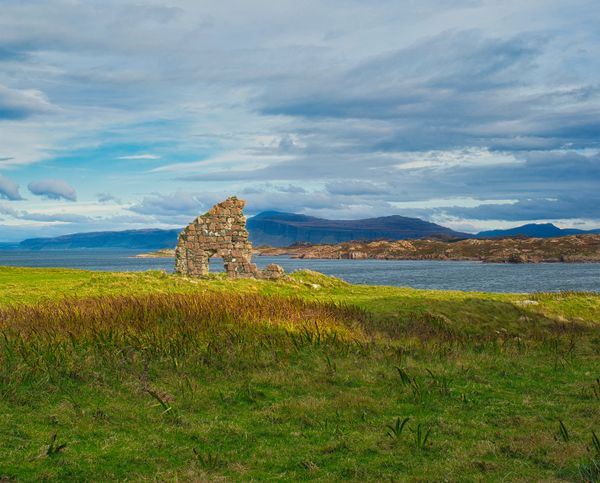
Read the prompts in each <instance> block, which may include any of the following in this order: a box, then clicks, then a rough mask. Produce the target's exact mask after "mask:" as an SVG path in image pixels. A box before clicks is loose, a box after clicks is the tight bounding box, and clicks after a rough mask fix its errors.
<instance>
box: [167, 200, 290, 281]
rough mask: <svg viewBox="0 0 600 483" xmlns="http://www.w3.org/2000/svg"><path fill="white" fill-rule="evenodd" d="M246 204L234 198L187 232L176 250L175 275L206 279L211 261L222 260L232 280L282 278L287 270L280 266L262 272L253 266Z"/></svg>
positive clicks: (186, 230) (187, 228)
mask: <svg viewBox="0 0 600 483" xmlns="http://www.w3.org/2000/svg"><path fill="white" fill-rule="evenodd" d="M245 204H246V203H245V201H244V200H240V199H238V198H236V197H235V196H232V197H230V198H227V199H226V200H225V201H222V202H221V203H218V204H216V205H215V206H213V207H212V208H211V209H210V210H208V212H207V213H205V214H204V215H202V216H199V217H198V218H196V219H195V220H194V221H193V222H191V223H190V224H189V225H188V226H187V227H186V228H184V229H183V230H182V231H181V233H180V234H179V238H178V241H177V248H176V250H175V271H176V272H177V273H180V274H182V275H186V276H188V277H204V276H206V275H208V261H209V259H210V258H211V257H219V258H222V259H223V263H224V265H225V271H226V272H227V275H228V276H229V277H254V278H268V279H278V278H281V277H283V275H284V270H283V268H281V267H280V266H279V265H276V264H274V263H273V264H271V265H268V266H267V267H266V268H265V270H259V269H258V268H257V267H256V265H255V264H254V263H252V243H250V240H249V239H248V230H247V229H246V217H245V216H244V213H243V209H244V205H245Z"/></svg>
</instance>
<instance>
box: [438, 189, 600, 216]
mask: <svg viewBox="0 0 600 483" xmlns="http://www.w3.org/2000/svg"><path fill="white" fill-rule="evenodd" d="M440 211H443V212H444V213H447V214H450V215H454V216H459V217H462V218H467V219H475V220H510V221H524V220H556V219H569V218H574V219H576V218H579V219H589V220H600V196H596V197H593V198H588V197H578V196H576V195H575V196H571V197H565V198H559V199H546V198H542V199H524V200H520V201H518V202H517V203H515V204H510V205H508V204H507V205H504V204H485V205H481V206H478V207H475V208H443V209H441V210H440Z"/></svg>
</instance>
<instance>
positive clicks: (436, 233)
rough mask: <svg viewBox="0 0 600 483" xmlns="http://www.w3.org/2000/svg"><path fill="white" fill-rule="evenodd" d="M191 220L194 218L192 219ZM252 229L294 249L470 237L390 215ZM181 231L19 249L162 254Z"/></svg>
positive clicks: (259, 218)
mask: <svg viewBox="0 0 600 483" xmlns="http://www.w3.org/2000/svg"><path fill="white" fill-rule="evenodd" d="M190 221H191V220H190ZM247 227H248V231H249V232H250V239H251V241H252V242H253V243H254V245H256V246H258V245H271V246H288V245H291V244H293V243H297V242H309V243H339V242H343V241H349V240H376V239H381V238H387V239H390V240H401V239H408V238H411V239H412V238H424V237H440V238H459V237H465V236H468V235H466V234H465V233H458V232H455V231H453V230H451V229H449V228H445V227H443V226H440V225H436V224H435V223H429V222H427V221H423V220H420V219H418V218H406V217H403V216H385V217H380V218H368V219H365V220H326V219H323V218H315V217H310V216H305V215H297V214H293V213H279V212H274V211H268V212H263V213H260V214H258V215H256V216H254V217H252V218H249V219H248V223H247ZM179 231H180V229H174V230H161V229H146V230H126V231H105V232H92V233H75V234H72V235H64V236H59V237H54V238H31V239H28V240H24V241H22V242H21V243H20V244H19V248H25V249H33V250H42V249H69V248H132V249H141V250H158V249H161V248H172V247H174V246H175V245H176V244H177V235H178V234H179Z"/></svg>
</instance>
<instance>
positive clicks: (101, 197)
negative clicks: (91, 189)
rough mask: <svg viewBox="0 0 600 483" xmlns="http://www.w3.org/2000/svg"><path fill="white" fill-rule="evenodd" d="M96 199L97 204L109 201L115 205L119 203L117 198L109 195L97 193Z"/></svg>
mask: <svg viewBox="0 0 600 483" xmlns="http://www.w3.org/2000/svg"><path fill="white" fill-rule="evenodd" d="M96 199H97V200H98V203H110V202H111V201H112V202H115V203H121V200H120V199H119V198H117V197H116V196H114V195H111V194H110V193H98V194H97V195H96Z"/></svg>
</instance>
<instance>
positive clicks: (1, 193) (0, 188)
mask: <svg viewBox="0 0 600 483" xmlns="http://www.w3.org/2000/svg"><path fill="white" fill-rule="evenodd" d="M0 198H4V199H6V200H13V201H16V200H22V199H23V198H22V197H21V194H20V193H19V185H18V184H17V183H15V182H14V181H13V180H11V179H10V178H7V177H6V176H2V175H1V174H0Z"/></svg>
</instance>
